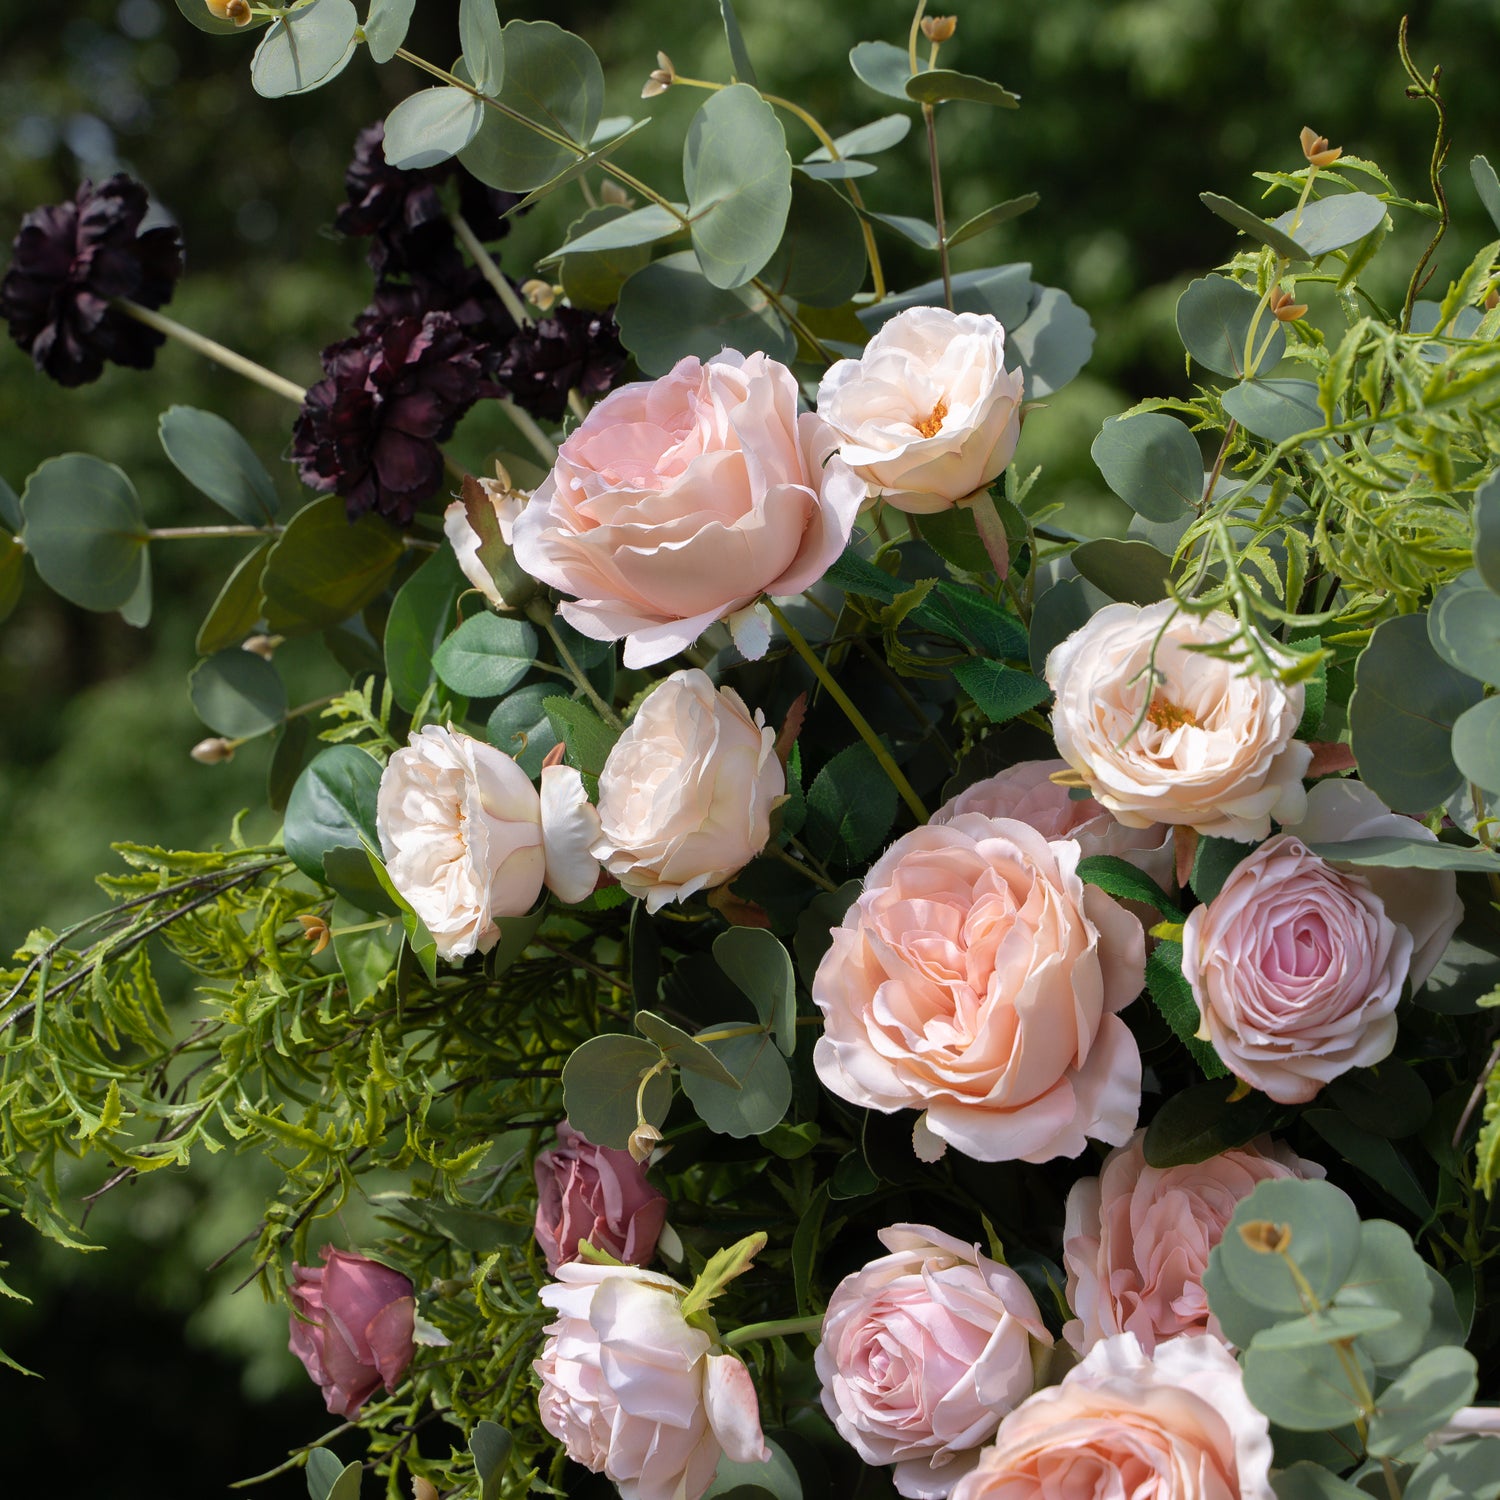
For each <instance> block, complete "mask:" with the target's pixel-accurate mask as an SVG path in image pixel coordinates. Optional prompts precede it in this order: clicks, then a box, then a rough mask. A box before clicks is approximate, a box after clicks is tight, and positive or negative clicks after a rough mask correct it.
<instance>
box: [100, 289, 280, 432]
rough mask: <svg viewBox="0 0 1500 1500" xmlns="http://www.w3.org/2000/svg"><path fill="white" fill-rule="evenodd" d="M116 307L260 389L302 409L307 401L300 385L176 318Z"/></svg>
mask: <svg viewBox="0 0 1500 1500" xmlns="http://www.w3.org/2000/svg"><path fill="white" fill-rule="evenodd" d="M113 305H114V306H115V307H118V308H119V309H120V311H121V312H123V313H128V314H129V315H130V316H131V317H132V318H134V319H135V320H136V322H137V323H144V324H145V325H146V327H147V328H154V329H155V330H156V331H157V332H158V333H162V334H165V335H166V336H167V337H168V338H169V339H176V340H177V342H178V343H179V344H186V345H187V347H188V348H189V349H191V350H193V351H194V352H195V353H197V354H201V355H203V357H204V358H205V359H211V360H213V362H214V363H215V364H218V365H223V367H224V368H225V369H226V370H233V371H234V373H235V374H236V375H243V376H244V377H245V379H246V380H253V381H254V382H255V383H256V384H257V385H260V386H264V387H265V388H266V389H267V390H268V391H274V392H275V394H276V395H278V396H284V397H285V398H286V399H287V400H288V401H291V402H293V403H294V404H296V405H297V406H301V405H302V403H303V402H304V401H305V400H306V399H307V392H306V391H305V390H304V389H303V388H302V387H301V386H300V385H297V384H296V383H295V382H293V381H290V380H288V379H286V377H285V376H282V375H278V374H277V373H276V372H275V371H274V370H268V369H266V367H265V366H264V365H258V364H256V363H255V361H254V360H253V359H246V358H245V356H244V355H243V354H236V353H235V352H234V350H233V349H226V348H225V347H224V345H223V344H220V343H218V342H216V341H215V340H214V339H211V338H206V337H205V336H204V335H203V334H201V333H196V332H195V331H194V330H193V329H191V328H189V327H188V326H187V325H186V324H184V323H179V322H178V321H177V319H176V318H169V317H167V316H166V315H165V314H164V313H159V312H157V311H156V310H155V309H154V308H150V307H142V306H141V305H140V303H139V302H132V301H131V300H130V298H129V297H116V298H114V299H113Z"/></svg>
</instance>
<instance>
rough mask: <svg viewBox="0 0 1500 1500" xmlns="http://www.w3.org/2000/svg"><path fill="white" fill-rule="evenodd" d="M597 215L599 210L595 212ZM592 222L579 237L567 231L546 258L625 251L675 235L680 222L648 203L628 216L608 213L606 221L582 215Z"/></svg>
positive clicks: (661, 208) (671, 214) (575, 227)
mask: <svg viewBox="0 0 1500 1500" xmlns="http://www.w3.org/2000/svg"><path fill="white" fill-rule="evenodd" d="M594 212H595V213H596V214H597V212H598V210H595V211H594ZM584 217H585V218H589V219H591V220H592V222H591V223H590V224H589V226H588V227H587V228H585V229H582V230H581V231H580V232H579V233H578V234H576V235H575V234H574V232H573V230H574V229H577V228H578V225H577V224H575V225H574V226H573V228H572V229H570V230H569V231H568V238H567V240H566V242H565V243H564V244H563V246H562V248H561V249H559V250H554V251H553V252H552V254H551V255H549V256H547V257H546V259H547V260H549V261H553V260H565V259H566V258H567V257H569V256H572V255H593V254H596V253H598V252H600V251H606V250H608V251H617V250H624V249H628V248H629V247H631V246H633V245H654V244H655V243H656V242H657V241H658V240H664V239H667V238H669V237H670V236H671V235H674V234H676V233H678V231H679V230H680V229H681V228H682V222H681V220H680V219H678V217H677V215H676V214H674V213H672V211H671V210H670V209H666V208H663V207H662V206H661V205H660V204H659V203H648V204H647V205H646V206H645V208H636V209H632V210H631V211H630V212H629V213H617V214H611V215H610V217H609V218H607V219H604V218H594V217H593V215H591V214H585V215H584ZM580 222H581V221H580Z"/></svg>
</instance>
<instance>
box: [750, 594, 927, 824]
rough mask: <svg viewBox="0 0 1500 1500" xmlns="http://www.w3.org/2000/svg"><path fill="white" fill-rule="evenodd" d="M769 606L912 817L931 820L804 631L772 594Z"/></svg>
mask: <svg viewBox="0 0 1500 1500" xmlns="http://www.w3.org/2000/svg"><path fill="white" fill-rule="evenodd" d="M765 604H766V608H767V609H769V610H770V612H771V618H772V619H774V620H775V621H776V623H777V624H778V625H779V626H781V629H782V631H783V633H784V634H785V635H786V638H787V640H788V642H790V644H791V647H792V650H793V651H795V652H796V653H797V655H798V656H800V657H801V658H802V660H803V661H805V662H806V663H807V665H808V668H809V669H810V670H811V672H812V674H813V676H814V677H816V678H817V679H818V681H819V682H820V683H822V685H823V686H824V687H825V688H826V689H827V690H828V695H829V697H831V698H832V699H833V701H834V702H835V703H837V704H838V706H839V707H840V708H841V709H843V711H844V717H845V718H846V719H848V721H849V722H850V724H852V725H853V726H854V731H855V733H856V734H858V735H859V737H860V739H862V740H863V741H864V742H865V744H866V746H867V747H868V748H869V751H870V754H871V755H873V756H874V757H875V759H876V761H877V762H879V765H880V769H881V770H882V771H884V772H885V774H886V776H887V777H888V778H889V779H890V783H891V785H892V786H893V787H895V788H896V790H897V792H899V793H900V795H901V800H902V801H903V802H904V803H905V804H906V805H907V807H908V808H910V809H911V814H912V816H913V817H914V818H915V819H916V820H917V822H919V823H925V822H926V821H927V817H928V814H927V809H926V808H925V807H924V806H923V805H922V799H921V798H920V797H919V796H917V794H916V792H915V791H913V790H912V785H911V783H910V782H909V781H908V780H907V779H906V776H905V774H904V773H903V772H902V770H901V767H900V766H898V765H897V764H896V762H895V760H894V759H893V758H892V756H891V752H890V751H889V750H887V749H886V747H885V746H884V744H882V743H881V739H880V736H879V735H878V734H876V733H875V731H874V730H873V729H871V728H870V724H869V721H868V720H867V719H866V718H865V716H864V715H863V714H862V713H860V711H859V710H858V709H857V708H856V707H855V706H854V703H853V701H852V700H851V699H850V697H849V695H848V694H847V693H846V692H845V691H844V690H843V688H841V687H840V686H839V685H838V683H837V682H836V681H834V678H833V675H832V674H831V673H830V672H829V670H828V668H827V667H826V666H824V665H823V663H822V661H821V660H820V659H819V657H818V654H817V652H816V651H814V650H813V648H812V647H811V646H809V645H808V644H807V642H806V640H804V639H803V636H802V632H801V631H800V630H798V629H797V627H796V626H795V625H793V624H792V622H791V621H790V620H789V619H787V617H786V614H785V612H784V611H783V610H782V608H781V606H780V605H779V604H777V603H776V601H775V600H774V599H772V598H771V597H770V596H769V595H768V596H767V597H766V601H765Z"/></svg>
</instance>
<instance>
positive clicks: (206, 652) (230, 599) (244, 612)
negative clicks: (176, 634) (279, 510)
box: [195, 542, 271, 656]
mask: <svg viewBox="0 0 1500 1500" xmlns="http://www.w3.org/2000/svg"><path fill="white" fill-rule="evenodd" d="M270 550H271V543H270V542H262V543H261V544H260V546H259V547H257V548H256V549H255V551H254V552H247V553H246V554H245V556H244V557H242V558H241V559H240V560H239V562H238V563H237V564H236V565H235V569H234V572H232V573H231V574H230V575H229V577H228V578H227V579H226V580H225V582H224V587H223V588H221V589H220V590H219V597H218V598H217V599H215V600H214V603H213V608H212V609H210V610H209V612H208V614H207V616H206V617H205V618H204V621H203V623H202V624H201V625H200V626H199V627H198V639H197V641H196V643H195V644H196V645H197V648H198V654H199V655H200V656H212V655H213V654H214V652H215V651H222V650H224V649H225V647H227V646H237V645H238V644H239V643H240V642H241V641H242V640H244V639H245V637H246V636H247V635H249V634H250V632H251V631H253V630H254V629H255V625H256V622H257V621H258V620H259V619H260V616H261V611H262V610H263V609H264V608H265V600H264V598H263V597H262V595H261V591H260V575H261V573H262V572H263V571H264V569H265V566H266V555H267V553H269V552H270Z"/></svg>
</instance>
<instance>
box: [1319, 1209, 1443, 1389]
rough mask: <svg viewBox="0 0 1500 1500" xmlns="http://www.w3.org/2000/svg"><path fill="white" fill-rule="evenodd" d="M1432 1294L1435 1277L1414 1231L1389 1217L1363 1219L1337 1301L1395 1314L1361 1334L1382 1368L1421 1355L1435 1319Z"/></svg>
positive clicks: (1402, 1362)
mask: <svg viewBox="0 0 1500 1500" xmlns="http://www.w3.org/2000/svg"><path fill="white" fill-rule="evenodd" d="M1432 1300H1433V1287H1432V1283H1431V1282H1430V1281H1429V1280H1428V1278H1427V1268H1426V1267H1425V1265H1424V1264H1423V1261H1422V1257H1421V1256H1420V1255H1418V1254H1417V1252H1416V1249H1415V1247H1414V1246H1413V1245H1412V1242H1411V1236H1410V1235H1409V1234H1407V1232H1406V1231H1405V1230H1404V1229H1401V1228H1400V1227H1399V1226H1397V1225H1395V1224H1392V1223H1390V1222H1389V1221H1388V1220H1386V1219H1368V1220H1366V1221H1365V1222H1364V1223H1362V1224H1361V1225H1360V1226H1359V1255H1358V1256H1357V1258H1356V1259H1355V1262H1354V1265H1353V1267H1352V1268H1351V1269H1350V1271H1349V1274H1348V1277H1347V1278H1346V1280H1345V1282H1344V1284H1343V1286H1341V1287H1340V1288H1339V1291H1338V1296H1337V1298H1336V1299H1335V1305H1336V1306H1338V1307H1367V1308H1381V1309H1385V1310H1388V1311H1390V1312H1392V1313H1394V1314H1395V1315H1396V1318H1397V1321H1396V1323H1395V1324H1394V1325H1393V1326H1392V1327H1390V1328H1388V1329H1386V1330H1384V1331H1382V1332H1380V1333H1377V1334H1373V1335H1366V1336H1365V1337H1363V1338H1362V1339H1361V1340H1360V1343H1361V1345H1362V1347H1363V1348H1364V1351H1365V1353H1366V1354H1368V1355H1369V1356H1370V1358H1371V1360H1372V1361H1374V1364H1375V1367H1376V1368H1377V1369H1380V1368H1391V1367H1392V1366H1396V1365H1404V1364H1406V1363H1407V1361H1408V1360H1411V1359H1413V1358H1415V1357H1416V1355H1417V1353H1418V1351H1419V1350H1420V1349H1421V1347H1422V1344H1423V1341H1424V1340H1425V1339H1426V1337H1427V1330H1428V1328H1429V1327H1430V1326H1431V1323H1432Z"/></svg>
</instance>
